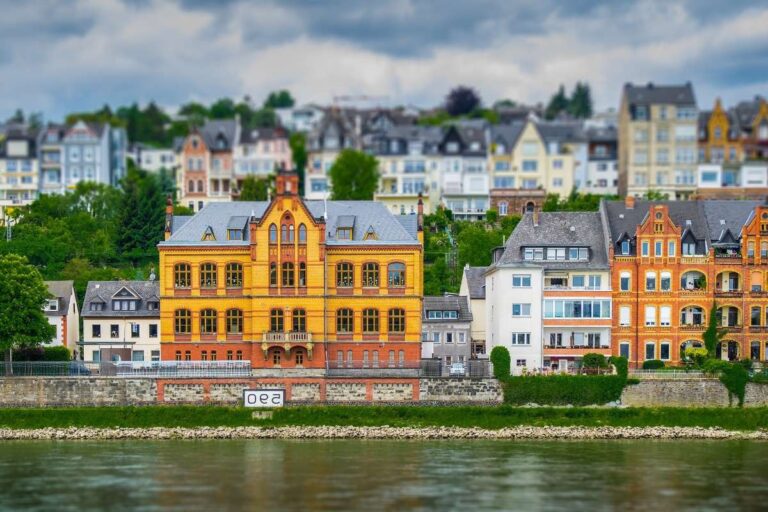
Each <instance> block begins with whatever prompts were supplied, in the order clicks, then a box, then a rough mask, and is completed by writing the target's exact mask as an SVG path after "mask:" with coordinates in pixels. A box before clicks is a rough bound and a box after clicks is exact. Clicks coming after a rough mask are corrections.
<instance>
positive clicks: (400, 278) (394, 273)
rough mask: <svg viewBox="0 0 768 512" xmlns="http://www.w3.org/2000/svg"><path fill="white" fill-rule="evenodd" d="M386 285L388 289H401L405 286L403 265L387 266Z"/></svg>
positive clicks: (392, 264) (391, 264)
mask: <svg viewBox="0 0 768 512" xmlns="http://www.w3.org/2000/svg"><path fill="white" fill-rule="evenodd" d="M387 285H388V286H389V287H390V288H403V287H404V286H405V265H404V264H403V263H390V264H389V270H388V271H387Z"/></svg>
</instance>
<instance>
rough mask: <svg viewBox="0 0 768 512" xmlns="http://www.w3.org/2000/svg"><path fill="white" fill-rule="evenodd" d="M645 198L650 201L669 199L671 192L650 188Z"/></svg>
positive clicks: (644, 195)
mask: <svg viewBox="0 0 768 512" xmlns="http://www.w3.org/2000/svg"><path fill="white" fill-rule="evenodd" d="M643 199H646V200H648V201H666V200H667V199H669V194H662V193H661V192H660V191H658V190H656V189H652V188H649V189H648V190H647V191H646V192H645V194H643Z"/></svg>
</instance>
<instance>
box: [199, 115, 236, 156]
mask: <svg viewBox="0 0 768 512" xmlns="http://www.w3.org/2000/svg"><path fill="white" fill-rule="evenodd" d="M200 135H201V136H202V137H203V140H204V141H205V145H206V146H207V147H208V150H209V151H231V150H232V148H233V147H234V145H235V143H236V142H237V141H236V138H237V121H235V120H234V119H214V120H211V121H207V122H206V123H205V124H204V125H203V127H202V128H201V129H200ZM219 141H220V142H221V143H222V144H223V145H222V146H221V147H220V146H219Z"/></svg>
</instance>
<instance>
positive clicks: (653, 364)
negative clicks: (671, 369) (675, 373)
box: [643, 359, 664, 370]
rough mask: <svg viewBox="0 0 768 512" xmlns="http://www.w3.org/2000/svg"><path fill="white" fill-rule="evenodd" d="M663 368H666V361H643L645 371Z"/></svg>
mask: <svg viewBox="0 0 768 512" xmlns="http://www.w3.org/2000/svg"><path fill="white" fill-rule="evenodd" d="M661 368H664V361H662V360H660V359H649V360H648V361H643V370H660V369H661Z"/></svg>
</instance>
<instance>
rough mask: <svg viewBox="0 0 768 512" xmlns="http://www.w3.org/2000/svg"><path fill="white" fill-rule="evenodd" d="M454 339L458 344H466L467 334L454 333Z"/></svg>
mask: <svg viewBox="0 0 768 512" xmlns="http://www.w3.org/2000/svg"><path fill="white" fill-rule="evenodd" d="M456 338H457V340H458V342H459V343H460V344H461V343H466V342H467V334H466V333H465V332H461V331H459V332H458V333H456Z"/></svg>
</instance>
